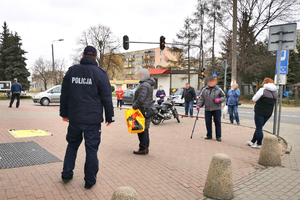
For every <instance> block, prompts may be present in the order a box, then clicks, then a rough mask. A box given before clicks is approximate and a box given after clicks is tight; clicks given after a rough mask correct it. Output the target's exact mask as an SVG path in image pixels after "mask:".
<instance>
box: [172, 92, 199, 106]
mask: <svg viewBox="0 0 300 200" xmlns="http://www.w3.org/2000/svg"><path fill="white" fill-rule="evenodd" d="M182 93H183V90H182V89H180V90H177V91H176V92H174V93H173V94H172V95H171V96H170V97H171V99H173V100H174V102H175V104H177V105H180V106H183V105H184V103H185V101H184V99H181V97H182ZM199 95H200V90H196V100H194V104H197V100H198V97H199Z"/></svg>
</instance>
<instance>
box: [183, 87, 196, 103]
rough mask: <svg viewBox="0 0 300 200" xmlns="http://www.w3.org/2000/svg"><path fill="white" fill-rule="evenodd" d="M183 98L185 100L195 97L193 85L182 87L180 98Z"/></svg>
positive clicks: (192, 99) (191, 99)
mask: <svg viewBox="0 0 300 200" xmlns="http://www.w3.org/2000/svg"><path fill="white" fill-rule="evenodd" d="M183 98H184V100H185V101H186V102H189V101H194V100H195V99H196V92H195V89H194V88H193V87H189V88H188V89H186V88H184V89H183V93H182V96H181V99H183Z"/></svg>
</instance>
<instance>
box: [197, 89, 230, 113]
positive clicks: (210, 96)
mask: <svg viewBox="0 0 300 200" xmlns="http://www.w3.org/2000/svg"><path fill="white" fill-rule="evenodd" d="M215 99H220V103H215ZM225 100H226V95H225V92H224V91H223V90H222V89H221V88H220V87H219V86H218V85H216V86H215V87H214V88H213V89H212V90H211V89H210V88H209V86H205V87H204V88H202V90H201V92H200V94H199V98H198V102H197V106H199V107H203V106H204V105H205V110H206V111H215V110H221V109H222V102H224V101H225Z"/></svg>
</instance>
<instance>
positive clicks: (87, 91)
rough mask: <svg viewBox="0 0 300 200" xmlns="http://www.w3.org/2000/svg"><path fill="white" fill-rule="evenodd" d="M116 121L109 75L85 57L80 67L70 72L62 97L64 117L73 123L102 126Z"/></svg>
mask: <svg viewBox="0 0 300 200" xmlns="http://www.w3.org/2000/svg"><path fill="white" fill-rule="evenodd" d="M103 107H104V109H105V121H106V122H113V121H114V110H113V103H112V91H111V85H110V82H109V79H108V76H107V74H106V71H105V70H104V69H102V68H101V67H98V65H97V62H96V61H95V60H94V59H92V58H89V57H83V58H82V59H81V61H80V64H79V65H74V66H72V67H70V68H69V70H68V72H67V73H66V75H65V77H64V79H63V83H62V91H61V96H60V116H61V117H68V118H69V121H70V123H81V124H99V123H101V122H103V121H104V119H103Z"/></svg>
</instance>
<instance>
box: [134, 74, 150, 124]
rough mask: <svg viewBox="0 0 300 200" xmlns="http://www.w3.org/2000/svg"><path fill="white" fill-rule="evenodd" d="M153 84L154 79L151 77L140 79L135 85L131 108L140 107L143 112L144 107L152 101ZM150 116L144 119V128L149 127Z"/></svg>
mask: <svg viewBox="0 0 300 200" xmlns="http://www.w3.org/2000/svg"><path fill="white" fill-rule="evenodd" d="M154 85H155V80H154V79H153V78H148V79H147V80H145V81H140V85H139V86H138V87H137V89H136V91H135V93H134V98H133V104H132V108H133V109H140V110H141V112H142V113H143V112H144V109H145V108H146V107H148V106H149V105H150V104H151V103H152V101H153V87H152V86H154ZM150 122H151V118H149V119H146V123H145V128H146V129H147V128H149V127H150Z"/></svg>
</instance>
